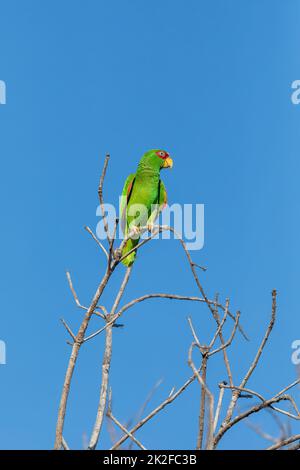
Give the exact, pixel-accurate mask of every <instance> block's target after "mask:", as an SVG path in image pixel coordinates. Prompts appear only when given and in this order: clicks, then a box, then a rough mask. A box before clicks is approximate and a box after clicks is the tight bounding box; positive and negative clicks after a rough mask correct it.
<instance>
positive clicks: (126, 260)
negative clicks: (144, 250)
mask: <svg viewBox="0 0 300 470" xmlns="http://www.w3.org/2000/svg"><path fill="white" fill-rule="evenodd" d="M138 242H139V241H138V240H131V238H129V240H127V242H126V244H125V246H124V248H123V250H122V256H124V255H126V253H128V252H129V251H130V250H132V248H134V247H135V246H136V245H137V244H138ZM135 255H136V252H135V251H133V252H132V253H130V255H128V256H126V258H124V259H123V261H122V263H123V264H124V265H125V266H131V265H132V263H133V262H134V260H135Z"/></svg>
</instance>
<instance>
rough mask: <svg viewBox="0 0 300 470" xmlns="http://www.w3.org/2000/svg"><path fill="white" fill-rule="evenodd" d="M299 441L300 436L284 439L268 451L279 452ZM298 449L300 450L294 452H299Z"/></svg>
mask: <svg viewBox="0 0 300 470" xmlns="http://www.w3.org/2000/svg"><path fill="white" fill-rule="evenodd" d="M299 440H300V434H295V435H294V436H291V437H288V438H287V439H284V440H282V441H280V442H278V443H277V444H274V445H273V446H270V447H268V448H267V449H266V450H277V449H280V448H281V447H284V446H287V445H289V444H292V443H293V442H295V441H299ZM297 449H299V447H298V446H297V447H296V448H295V449H294V450H297Z"/></svg>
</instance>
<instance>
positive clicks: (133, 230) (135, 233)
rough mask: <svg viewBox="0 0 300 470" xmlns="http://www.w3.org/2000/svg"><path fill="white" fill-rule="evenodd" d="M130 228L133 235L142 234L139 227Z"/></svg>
mask: <svg viewBox="0 0 300 470" xmlns="http://www.w3.org/2000/svg"><path fill="white" fill-rule="evenodd" d="M130 228H131V231H132V233H133V235H138V234H139V233H140V227H138V226H137V225H133V226H132V227H130Z"/></svg>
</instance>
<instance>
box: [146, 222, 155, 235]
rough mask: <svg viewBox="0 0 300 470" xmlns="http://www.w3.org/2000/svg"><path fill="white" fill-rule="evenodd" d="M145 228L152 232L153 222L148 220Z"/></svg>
mask: <svg viewBox="0 0 300 470" xmlns="http://www.w3.org/2000/svg"><path fill="white" fill-rule="evenodd" d="M147 229H148V232H151V233H152V232H153V231H154V224H153V223H152V222H148V224H147Z"/></svg>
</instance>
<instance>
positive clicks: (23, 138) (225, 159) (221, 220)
mask: <svg viewBox="0 0 300 470" xmlns="http://www.w3.org/2000/svg"><path fill="white" fill-rule="evenodd" d="M299 14H300V12H299V2H298V1H296V0H295V1H293V0H290V1H289V2H282V1H280V0H252V1H251V2H249V1H246V0H244V1H240V0H227V1H224V0H223V1H222V0H214V1H203V0H201V1H199V0H189V1H183V0H176V1H175V0H163V1H162V0H152V1H151V2H148V1H146V0H143V1H137V0H130V1H129V0H118V1H114V0H112V1H110V2H105V1H102V0H101V1H96V0H93V1H92V0H88V1H86V2H83V1H79V0H73V1H72V2H71V1H66V0H65V1H63V2H62V1H58V0H51V1H44V2H39V1H38V0H26V1H16V0H0V58H1V59H0V79H2V80H5V82H6V85H7V104H6V105H5V106H0V136H1V137H0V153H1V185H0V200H1V265H0V276H1V283H0V299H1V315H0V338H1V339H2V340H4V341H5V342H6V344H7V365H6V366H0V381H1V389H0V447H1V448H3V449H5V448H8V449H14V448H22V449H29V448H34V449H40V448H51V447H52V446H53V441H54V430H55V422H56V415H57V407H58V401H59V396H60V392H61V386H62V380H63V376H64V372H65V368H66V364H67V360H68V355H69V352H70V347H69V346H68V345H67V344H66V342H65V340H66V339H67V337H66V331H65V330H64V328H63V327H62V326H61V324H60V322H59V319H60V317H62V316H63V317H64V318H65V319H66V320H67V321H68V323H69V324H70V325H71V326H72V328H73V330H74V331H76V329H77V327H78V326H79V324H80V320H81V318H82V312H81V311H80V310H77V309H76V307H75V305H74V302H73V299H72V296H71V295H70V292H69V290H68V286H67V282H66V279H65V269H70V270H71V273H72V275H73V281H74V285H75V287H76V289H77V291H78V294H79V296H80V300H81V301H82V303H85V304H88V302H89V300H90V299H91V297H92V295H93V293H94V290H95V288H96V286H97V283H98V281H99V278H100V276H101V274H102V273H103V269H104V258H103V256H102V254H101V252H100V251H99V250H98V249H97V246H96V244H95V243H94V242H93V241H92V240H91V239H90V238H89V236H88V234H87V233H86V232H85V231H84V230H83V226H84V225H85V224H88V225H90V226H91V227H92V228H95V227H96V224H97V218H96V215H95V213H96V206H97V185H98V178H99V174H100V171H101V168H102V163H103V158H104V155H105V153H106V152H108V151H109V152H110V153H111V161H110V166H109V170H108V174H107V180H106V184H105V198H106V201H107V202H112V203H116V202H117V200H118V195H119V193H120V191H121V189H122V185H123V181H124V179H125V177H126V176H127V174H128V173H130V172H132V171H134V170H135V167H136V164H137V162H138V160H139V158H140V156H141V155H142V154H143V152H144V151H146V150H148V149H149V148H153V147H161V148H166V149H167V150H168V151H169V152H170V153H171V154H172V156H173V157H174V168H173V170H172V171H169V172H167V171H166V172H165V173H164V181H165V184H166V186H167V189H168V194H169V201H170V202H171V203H174V202H178V203H199V202H200V203H204V204H205V247H204V249H203V250H201V251H200V252H194V253H193V257H194V260H195V261H196V262H198V263H200V264H202V265H206V266H208V268H209V269H208V271H207V272H206V273H205V274H204V273H200V275H201V279H202V281H203V284H204V285H205V287H206V289H207V292H208V294H209V296H210V297H213V296H214V294H215V292H216V291H217V292H219V293H220V295H221V298H222V300H223V301H224V299H225V297H227V296H229V297H230V299H231V306H232V309H233V310H236V309H238V308H239V309H241V311H242V323H243V326H244V328H245V330H246V331H247V333H248V335H249V336H250V338H251V341H250V342H248V343H247V342H245V341H244V340H243V339H242V338H241V336H240V335H238V336H237V340H236V345H235V346H234V347H233V348H232V351H231V352H230V354H231V356H230V357H232V360H233V362H234V368H233V369H234V378H235V381H236V383H237V382H238V381H239V380H240V379H241V377H242V374H243V373H244V372H245V371H246V370H247V368H248V366H249V362H250V361H251V360H252V358H253V356H254V353H255V350H256V347H257V345H258V343H259V341H260V339H261V337H262V335H263V333H264V330H265V327H266V325H267V323H268V321H269V317H270V305H271V295H270V293H271V290H272V289H273V288H277V289H278V292H279V295H278V320H277V324H276V326H275V329H274V332H273V334H272V337H271V342H270V344H268V346H267V348H266V350H265V352H264V356H263V361H262V364H261V365H260V367H259V368H258V369H257V371H256V373H255V376H254V377H253V379H251V381H250V382H249V386H251V387H253V388H256V389H257V390H258V391H259V392H261V393H262V394H264V395H265V396H271V394H274V393H275V392H276V391H278V390H279V389H280V388H282V387H283V386H284V385H286V384H287V383H289V382H291V381H293V380H294V379H295V377H296V374H297V371H296V370H295V366H294V365H293V364H292V362H291V352H292V350H291V342H292V341H293V340H295V339H298V338H299V337H300V322H299V314H298V310H299V274H300V272H299V271H300V268H299V244H298V240H299V218H298V214H299V204H298V201H299V193H300V190H299V168H300V165H299V143H298V135H299V126H300V106H299V107H297V106H294V105H292V103H291V100H290V95H291V83H292V81H293V80H295V79H299V78H300V55H299V51H298V48H297V45H298V44H299V39H300V37H299ZM123 272H124V270H123V268H122V267H120V269H119V270H118V272H116V273H115V275H114V278H113V281H112V284H111V285H110V288H109V289H108V291H107V292H106V293H105V295H104V297H103V303H104V304H105V305H106V306H107V308H109V306H110V305H111V304H112V302H113V296H114V294H115V293H116V291H117V289H118V286H119V284H120V282H121V279H122V275H123ZM153 291H161V292H174V293H181V294H191V295H197V294H198V292H197V288H196V286H195V284H194V282H193V279H192V276H191V274H190V272H189V270H188V267H187V265H186V262H185V258H184V255H183V253H182V252H181V250H180V249H179V246H178V244H177V243H176V241H159V242H158V241H156V242H154V243H153V244H152V245H150V244H149V245H148V246H147V247H145V249H144V250H143V252H141V253H140V256H139V259H138V261H137V262H136V265H135V266H134V270H133V274H132V278H131V280H130V284H129V286H128V290H127V292H126V295H125V297H124V299H123V301H124V302H125V301H126V300H130V299H131V298H134V297H136V296H139V295H142V294H144V293H149V292H153ZM187 315H192V317H193V320H194V323H195V326H196V327H197V331H198V333H199V336H200V338H201V339H202V341H203V342H208V341H209V338H210V335H211V334H212V332H213V324H212V323H208V320H207V319H208V317H209V315H208V313H207V311H206V309H205V306H204V307H203V306H199V305H198V304H197V305H191V304H183V303H175V302H172V303H170V302H168V301H165V302H164V301H161V300H157V301H149V303H144V304H141V305H140V306H139V307H136V308H135V309H134V310H132V311H130V312H128V313H127V314H126V317H125V316H124V319H123V321H124V323H125V327H124V328H123V329H118V330H115V332H114V345H113V361H112V372H111V385H112V388H113V395H114V403H113V410H114V413H115V415H116V416H117V417H118V419H119V420H120V421H122V422H123V423H128V422H130V420H135V419H136V416H137V414H138V412H139V410H140V408H141V406H142V405H143V403H144V401H145V399H146V397H147V395H148V394H149V392H150V390H151V389H152V388H153V386H154V385H155V383H156V382H157V381H158V380H159V379H163V383H162V384H161V385H160V387H159V389H158V390H157V391H156V393H155V395H154V396H153V398H152V400H151V403H150V404H149V405H148V407H147V411H149V410H151V409H152V408H153V407H154V406H156V405H157V404H158V403H160V401H161V400H162V399H164V397H166V396H167V394H168V393H169V391H170V389H171V388H172V387H173V386H175V387H179V386H180V385H181V384H182V383H183V382H184V381H185V380H186V378H187V377H189V376H190V374H191V371H190V369H189V368H188V365H187V351H188V347H189V344H190V342H191V334H190V331H189V329H188V325H187V321H186V317H187ZM100 323H101V321H100V320H99V319H97V318H95V319H94V320H93V321H92V324H91V327H90V329H89V331H91V332H92V331H93V330H94V329H96V328H97V327H98V326H99V324H100ZM228 326H230V325H228ZM102 352H103V337H97V339H95V340H94V341H93V342H91V343H89V344H88V345H86V346H85V347H83V348H82V351H81V354H80V359H79V362H78V367H77V369H76V373H75V377H74V382H73V386H72V393H71V397H70V403H69V408H68V413H67V419H66V426H65V437H66V439H67V441H68V442H69V444H70V446H71V447H73V448H82V447H83V446H84V445H85V442H86V439H87V437H86V436H87V435H89V433H90V431H91V428H92V425H93V422H94V417H95V412H96V407H97V400H98V391H99V384H100V371H101V359H102ZM196 359H197V358H196V356H195V360H196ZM225 378H226V376H225V373H224V370H223V368H222V363H221V361H219V360H212V361H211V364H210V369H209V384H210V386H211V388H212V389H213V390H215V388H214V387H215V384H216V383H217V382H218V381H220V380H223V379H225ZM295 394H296V397H297V396H299V389H296V390H295ZM249 405H250V402H249V401H247V402H246V403H245V402H242V403H241V406H242V408H245V407H246V406H249ZM198 409H199V388H198V385H197V384H196V383H195V384H193V386H191V387H190V389H189V390H188V391H187V392H186V394H185V395H183V396H182V397H181V398H180V399H178V401H176V402H174V403H173V405H171V406H170V407H169V408H167V409H166V410H165V411H164V412H163V413H162V414H161V415H160V416H157V418H156V419H154V420H153V421H152V422H150V423H148V424H147V425H146V426H145V427H144V428H143V429H142V430H141V432H140V433H139V434H138V436H139V437H140V439H141V440H142V441H143V443H144V444H145V446H146V447H148V448H166V449H167V448H171V449H172V448H174V449H176V448H177V449H178V448H194V446H195V442H196V434H197V416H198ZM283 421H285V420H283ZM253 422H255V423H256V424H259V425H260V426H262V428H263V429H264V430H267V431H269V432H270V433H273V434H274V435H275V436H276V435H278V434H279V429H278V427H277V425H276V423H275V422H274V421H273V420H271V419H270V417H269V415H268V414H267V413H265V414H263V415H261V416H260V417H255V418H253ZM296 424H297V423H296ZM293 430H294V431H296V430H297V426H296V425H295V424H294V425H293ZM298 432H299V429H298ZM116 435H119V432H118V431H116ZM110 445H111V434H110V433H109V432H108V429H107V425H106V424H105V426H104V432H103V436H102V438H101V441H100V448H107V447H108V446H110ZM267 445H269V443H268V442H264V441H263V440H262V439H261V438H260V437H258V436H257V435H256V434H255V433H254V432H253V431H252V430H250V429H249V428H248V427H247V426H246V425H245V424H241V425H240V426H239V427H237V428H236V429H235V430H234V429H233V430H232V431H230V432H228V434H227V435H226V437H225V438H224V441H223V443H222V445H221V447H222V448H263V447H265V446H267Z"/></svg>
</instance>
